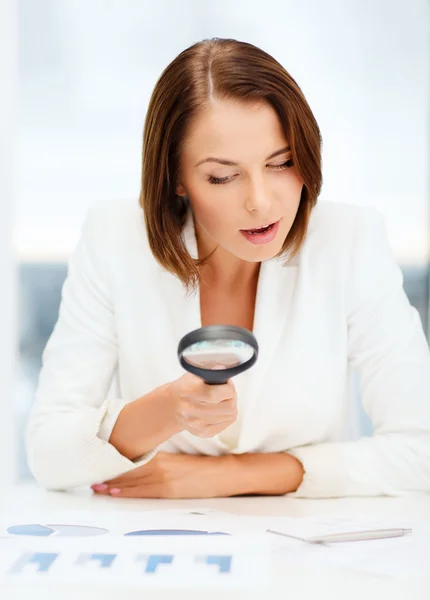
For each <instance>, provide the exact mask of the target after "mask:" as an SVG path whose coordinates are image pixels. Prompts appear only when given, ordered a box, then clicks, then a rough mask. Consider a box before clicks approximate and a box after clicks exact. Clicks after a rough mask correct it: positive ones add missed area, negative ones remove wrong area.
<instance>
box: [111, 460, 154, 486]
mask: <svg viewBox="0 0 430 600" xmlns="http://www.w3.org/2000/svg"><path fill="white" fill-rule="evenodd" d="M155 458H156V457H154V458H153V459H151V460H150V461H149V462H147V463H146V464H144V465H141V466H140V467H137V468H136V469H132V470H131V471H127V472H126V473H123V474H122V475H119V476H118V477H113V478H112V479H107V480H106V481H104V484H106V485H112V484H117V483H118V484H120V483H126V482H129V481H135V480H136V479H138V478H139V479H140V478H141V477H147V476H148V475H150V474H151V473H152V472H153V471H154V470H155V461H154V462H152V461H153V460H154V459H155ZM151 463H152V464H151Z"/></svg>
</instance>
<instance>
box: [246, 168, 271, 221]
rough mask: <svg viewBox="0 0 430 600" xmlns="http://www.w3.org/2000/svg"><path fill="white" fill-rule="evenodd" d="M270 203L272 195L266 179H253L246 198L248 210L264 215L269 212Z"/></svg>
mask: <svg viewBox="0 0 430 600" xmlns="http://www.w3.org/2000/svg"><path fill="white" fill-rule="evenodd" d="M270 204H271V202H270V197H269V193H268V190H267V189H266V186H265V182H264V179H263V178H262V177H258V178H253V179H251V180H250V182H249V187H248V191H247V195H246V199H245V208H246V210H247V211H248V212H258V213H260V214H262V215H264V214H265V213H267V212H269V209H270Z"/></svg>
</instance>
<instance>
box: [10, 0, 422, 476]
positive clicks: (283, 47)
mask: <svg viewBox="0 0 430 600" xmlns="http://www.w3.org/2000/svg"><path fill="white" fill-rule="evenodd" d="M18 9H19V12H18V24H19V37H18V41H19V84H18V91H19V111H18V143H17V161H16V173H15V182H16V199H17V200H16V202H17V204H16V211H15V213H16V227H15V232H14V237H15V249H16V254H17V258H18V261H19V354H20V362H19V371H18V374H17V384H16V398H15V408H16V422H17V425H18V434H19V477H20V478H21V479H22V480H25V479H26V478H29V477H30V475H29V472H28V469H27V465H26V461H25V454H24V445H23V438H22V436H23V429H24V424H25V421H26V418H27V414H28V410H29V407H30V406H31V404H32V402H33V398H34V391H35V386H36V384H37V378H38V372H39V369H40V365H41V353H42V350H43V348H44V345H45V344H46V341H47V338H48V337H49V335H50V333H51V331H52V328H53V325H54V323H55V321H56V318H57V314H58V306H59V301H60V294H61V287H62V284H63V281H64V278H65V275H66V271H67V260H68V257H69V256H70V254H71V252H73V248H74V245H75V243H76V241H77V237H78V234H79V228H80V226H81V223H82V220H83V218H84V215H85V213H86V210H87V208H88V207H89V205H90V204H91V203H93V202H94V201H97V200H104V199H106V200H108V199H118V200H121V199H130V198H134V199H136V202H137V197H138V194H139V178H140V155H141V133H142V127H143V121H144V116H145V111H146V106H147V103H148V99H149V96H150V93H151V90H152V88H153V86H154V84H155V81H156V79H157V77H158V76H159V74H160V73H161V71H162V70H163V68H164V67H165V66H166V65H167V64H168V63H169V62H170V61H171V60H172V59H173V58H174V57H175V56H176V55H177V54H178V53H179V52H180V51H181V50H182V49H183V48H185V47H187V46H189V45H190V44H192V43H194V42H195V41H198V40H200V39H202V38H206V37H214V36H216V37H234V38H237V39H241V40H245V41H249V42H252V43H254V44H256V45H258V46H261V47H262V48H263V49H265V50H267V51H268V52H269V53H271V54H273V55H274V56H275V57H276V58H277V59H278V60H279V61H280V62H281V63H282V64H283V65H284V66H285V67H286V68H287V70H288V71H289V72H290V73H291V74H292V76H293V77H294V78H295V79H296V80H297V81H298V83H299V85H300V86H301V87H302V89H303V91H304V93H305V95H306V96H307V98H308V101H309V103H310V105H311V108H312V109H313V111H314V114H315V116H316V118H317V120H318V122H319V124H320V127H321V130H322V134H323V139H324V152H323V158H324V187H323V191H322V195H321V201H325V200H335V201H342V202H350V203H356V204H362V205H370V206H374V207H376V208H378V209H379V210H380V211H382V212H383V214H384V215H385V218H386V223H387V228H388V232H389V236H390V241H391V243H392V246H393V248H394V250H395V253H396V257H397V259H398V262H399V264H400V265H401V268H402V270H403V273H404V276H405V288H406V291H407V294H408V295H409V298H410V300H411V302H412V303H413V304H414V305H415V306H416V307H417V309H418V311H419V313H420V315H421V318H422V322H423V325H424V327H425V329H426V331H427V332H428V322H429V245H430V188H429V183H430V177H429V170H430V146H429V132H430V127H429V114H430V111H429V108H430V97H429V86H430V75H429V74H430V4H429V2H428V1H427V0H409V2H404V0H325V1H324V2H320V0H308V1H307V2H301V3H298V2H294V1H293V0H272V2H270V3H265V2H261V0H217V1H216V2H212V1H206V0H181V1H180V2H177V1H176V0H89V1H88V0H37V2H35V1H34V0H18ZM107 242H108V241H107ZM362 426H363V431H364V432H366V431H368V424H367V423H366V421H365V419H363V423H362ZM366 428H367V429H366ZM0 429H1V427H0Z"/></svg>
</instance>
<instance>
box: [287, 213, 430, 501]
mask: <svg viewBox="0 0 430 600" xmlns="http://www.w3.org/2000/svg"><path fill="white" fill-rule="evenodd" d="M362 214H363V215H364V216H363V217H360V218H358V219H357V222H356V226H355V239H354V243H353V245H352V255H351V261H350V269H349V273H348V284H347V288H346V298H345V302H346V310H347V324H348V354H349V357H348V358H349V361H350V364H351V365H352V366H353V368H355V369H356V370H357V372H358V374H359V379H360V388H361V396H362V402H363V407H364V409H365V411H366V412H367V414H368V415H369V416H370V418H371V420H372V423H373V430H374V433H373V436H372V437H365V438H361V439H359V440H357V441H351V442H343V443H342V442H339V443H331V442H327V443H320V444H315V445H309V446H303V447H299V448H294V449H292V450H291V454H293V455H294V456H296V457H297V458H298V459H299V460H300V461H301V462H302V464H303V466H304V469H305V475H304V478H303V482H302V484H301V485H300V487H299V489H298V490H297V491H296V492H295V493H294V494H292V495H295V496H298V497H310V498H318V497H338V496H371V495H402V494H403V493H405V492H412V491H427V492H428V491H430V353H429V348H428V344H427V342H426V339H425V335H424V332H423V328H422V325H421V321H420V318H419V315H418V312H417V311H416V309H415V308H413V307H412V306H411V305H410V303H409V301H408V299H407V297H406V294H405V292H404V289H403V278H402V274H401V271H400V269H399V267H398V266H397V264H396V261H395V259H394V256H393V253H392V251H391V248H390V246H389V243H388V241H387V235H386V232H385V226H384V222H383V220H382V218H381V216H380V215H379V213H378V212H376V211H374V210H372V209H365V210H363V213H362Z"/></svg>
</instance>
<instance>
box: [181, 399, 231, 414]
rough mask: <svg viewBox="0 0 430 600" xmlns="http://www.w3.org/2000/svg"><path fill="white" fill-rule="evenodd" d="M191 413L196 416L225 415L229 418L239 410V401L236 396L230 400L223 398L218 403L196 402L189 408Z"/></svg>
mask: <svg viewBox="0 0 430 600" xmlns="http://www.w3.org/2000/svg"><path fill="white" fill-rule="evenodd" d="M188 410H189V411H190V413H192V414H193V415H196V416H200V417H205V416H208V417H210V416H211V415H214V416H225V417H226V418H228V417H229V416H231V415H234V414H235V413H236V412H237V403H236V400H235V399H234V398H230V399H228V400H223V401H222V402H219V403H218V404H209V403H207V402H200V401H197V402H194V403H193V404H192V406H191V407H189V408H188Z"/></svg>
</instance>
